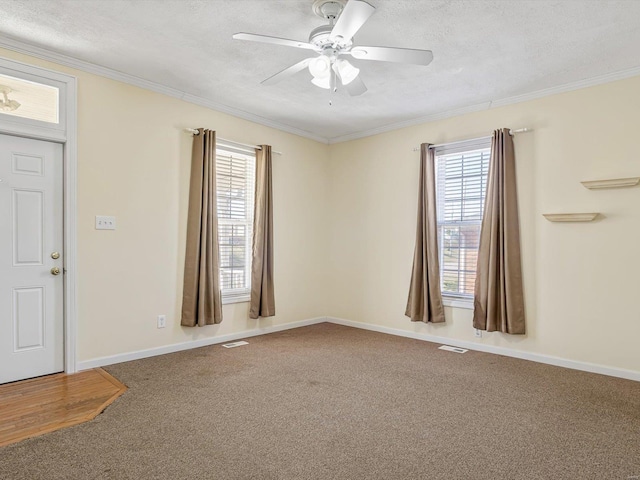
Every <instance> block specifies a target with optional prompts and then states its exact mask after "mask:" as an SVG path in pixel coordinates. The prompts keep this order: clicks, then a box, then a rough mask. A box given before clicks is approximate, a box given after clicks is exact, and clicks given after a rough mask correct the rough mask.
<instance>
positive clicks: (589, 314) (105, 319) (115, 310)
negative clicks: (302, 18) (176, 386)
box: [0, 49, 640, 371]
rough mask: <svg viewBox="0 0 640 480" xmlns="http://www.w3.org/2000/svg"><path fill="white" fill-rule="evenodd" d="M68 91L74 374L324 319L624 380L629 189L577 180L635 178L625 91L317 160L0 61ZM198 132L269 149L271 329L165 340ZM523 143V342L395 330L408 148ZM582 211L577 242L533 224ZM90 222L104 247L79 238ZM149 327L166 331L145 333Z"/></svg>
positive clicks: (413, 155)
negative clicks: (72, 106) (72, 128)
mask: <svg viewBox="0 0 640 480" xmlns="http://www.w3.org/2000/svg"><path fill="white" fill-rule="evenodd" d="M0 55H1V56H4V57H6V58H10V59H16V60H19V61H23V62H25V63H29V64H33V65H39V66H44V67H46V68H51V69H52V70H57V71H62V72H66V73H70V74H72V75H75V76H76V77H77V78H78V85H79V102H78V118H79V127H78V134H79V150H78V241H79V245H78V254H79V258H78V268H79V286H78V293H79V325H78V353H79V360H80V361H87V360H90V359H95V358H99V357H103V356H109V355H116V354H120V353H127V352H132V351H137V350H142V349H148V348H154V347H160V346H165V345H171V344H174V343H179V342H184V341H189V340H197V339H202V338H205V337H212V336H219V335H224V334H230V333H236V332H241V331H245V330H250V329H253V328H255V327H265V326H270V325H280V324H285V323H289V322H293V321H297V320H304V319H309V318H314V317H318V316H324V315H330V316H334V317H340V318H345V319H348V320H353V321H357V322H364V323H369V324H373V325H377V326H381V327H390V328H394V329H399V330H405V331H408V332H417V333H424V334H432V335H438V336H443V337H449V338H451V339H456V340H460V341H469V342H479V343H483V344H487V345H494V346H502V347H507V348H511V349H515V350H519V351H523V352H533V353H538V354H543V355H553V356H557V357H561V358H566V359H570V360H576V361H581V362H590V363H595V364H600V365H604V366H610V367H617V368H625V369H631V370H635V371H640V355H638V354H637V339H638V338H640V309H639V308H638V302H637V298H638V286H639V285H640V282H639V281H638V271H640V249H639V248H638V245H640V187H636V188H631V189H619V190H605V191H599V192H598V191H589V190H587V189H585V188H584V187H582V185H580V183H579V182H580V181H581V180H589V179H599V178H617V177H626V176H637V175H639V174H640V157H639V156H638V153H637V151H638V149H637V146H636V145H637V142H636V140H635V139H636V137H637V130H638V127H639V125H638V121H637V112H639V111H640V77H636V78H632V79H628V80H624V81H619V82H615V83H611V84H607V85H603V86H598V87H592V88H588V89H584V90H579V91H575V92H570V93H565V94H562V95H556V96H551V97H547V98H544V99H540V100H535V101H531V102H526V103H520V104H516V105H512V106H508V107H503V108H498V109H492V110H488V111H483V112H478V113H473V114H468V115H463V116H460V117H456V118H451V119H448V120H443V121H438V122H432V123H429V124H424V125H420V126H415V127H410V128H405V129H402V130H397V131H394V132H390V133H386V134H382V135H377V136H374V137H368V138H365V139H361V140H357V141H352V142H348V143H341V144H337V145H331V146H327V145H323V144H320V143H317V142H314V141H311V140H307V139H304V138H301V137H297V136H295V135H290V134H287V133H284V132H280V131H278V130H274V129H271V128H268V127H264V126H261V125H257V124H254V123H251V122H248V121H245V120H241V119H238V118H235V117H232V116H228V115H225V114H222V113H219V112H215V111H212V110H209V109H206V108H203V107H199V106H196V105H192V104H189V103H186V102H183V101H180V100H177V99H173V98H170V97H166V96H163V95H160V94H156V93H153V92H150V91H146V90H143V89H139V88H137V87H132V86H129V85H126V84H123V83H119V82H115V81H112V80H108V79H105V78H102V77H99V76H95V75H91V74H87V73H84V72H81V71H77V70H73V69H69V68H66V67H62V66H59V65H55V64H52V63H49V62H45V61H41V60H38V59H34V58H30V57H27V56H23V55H20V54H16V53H14V52H11V51H6V50H1V49H0ZM199 126H204V127H208V128H213V129H216V130H217V131H218V133H219V135H220V136H222V137H224V138H229V139H233V140H237V141H241V142H247V143H270V144H272V145H273V147H274V149H276V150H280V151H282V152H283V155H282V156H275V158H274V172H273V174H274V204H275V213H274V222H275V227H276V228H275V245H276V251H275V260H276V302H277V311H278V315H277V316H276V317H275V318H270V319H261V320H260V321H254V320H249V319H248V315H247V304H246V303H241V304H235V305H226V306H225V307H224V315H225V320H224V321H223V323H222V324H221V325H219V326H209V327H204V328H192V329H186V328H182V327H180V326H179V319H178V316H179V311H180V295H181V289H182V261H183V256H184V232H185V225H186V213H187V189H188V175H189V156H190V147H191V138H190V136H189V135H187V134H185V133H184V132H183V131H182V129H183V128H184V127H199ZM498 127H511V128H519V127H530V128H533V129H534V132H532V133H527V134H521V135H519V136H517V138H516V140H515V143H516V154H517V164H518V165H517V167H518V177H519V180H518V181H519V189H520V192H519V193H520V199H521V200H520V212H521V230H522V242H523V245H522V247H523V256H524V258H523V263H524V265H523V267H524V275H525V279H524V280H525V288H526V297H525V301H526V304H527V314H528V333H527V335H526V336H507V335H502V334H499V333H490V334H487V333H485V334H484V337H483V338H482V339H476V338H474V336H473V328H472V326H471V311H469V310H463V309H457V308H447V311H446V314H447V323H446V324H445V325H425V324H421V323H411V322H410V321H409V320H408V319H407V318H406V317H405V316H404V315H403V312H404V307H405V303H406V297H407V291H408V284H409V276H410V269H411V259H412V254H413V242H414V231H415V216H416V199H417V175H418V155H419V154H418V153H417V152H413V147H416V146H418V145H419V144H420V143H421V142H432V143H441V142H447V141H454V140H460V139H467V138H473V137H478V136H484V135H488V134H489V133H490V132H491V130H492V129H494V128H498ZM572 211H576V212H579V211H586V212H590V211H599V212H602V213H603V214H604V218H603V219H602V220H600V221H598V222H595V223H590V224H553V223H549V222H548V221H546V220H545V219H544V218H543V217H542V215H541V214H542V213H547V212H572ZM95 215H115V216H116V217H117V225H118V229H117V230H116V231H114V232H110V231H106V232H105V231H96V230H95V229H94V216H95ZM158 314H166V315H167V320H168V326H167V328H166V329H162V330H159V329H157V328H156V316H157V315H158Z"/></svg>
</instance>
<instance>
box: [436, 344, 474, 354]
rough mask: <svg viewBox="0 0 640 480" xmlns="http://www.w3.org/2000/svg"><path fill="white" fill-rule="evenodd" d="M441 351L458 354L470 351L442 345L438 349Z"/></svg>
mask: <svg viewBox="0 0 640 480" xmlns="http://www.w3.org/2000/svg"><path fill="white" fill-rule="evenodd" d="M438 348H439V349H440V350H446V351H447V352H456V353H467V352H468V350H467V349H465V348H459V347H452V346H451V345H441V346H439V347H438Z"/></svg>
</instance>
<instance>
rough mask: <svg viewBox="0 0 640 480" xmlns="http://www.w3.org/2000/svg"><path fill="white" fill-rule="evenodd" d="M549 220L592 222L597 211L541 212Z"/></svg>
mask: <svg viewBox="0 0 640 480" xmlns="http://www.w3.org/2000/svg"><path fill="white" fill-rule="evenodd" d="M542 215H543V216H544V218H546V219H547V220H549V221H550V222H592V221H593V220H595V218H596V217H597V216H598V215H600V214H599V213H543V214H542Z"/></svg>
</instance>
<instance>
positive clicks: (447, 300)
mask: <svg viewBox="0 0 640 480" xmlns="http://www.w3.org/2000/svg"><path fill="white" fill-rule="evenodd" d="M442 304H443V305H444V306H445V307H453V308H464V309H467V310H473V300H471V299H470V298H461V297H450V296H447V295H443V296H442Z"/></svg>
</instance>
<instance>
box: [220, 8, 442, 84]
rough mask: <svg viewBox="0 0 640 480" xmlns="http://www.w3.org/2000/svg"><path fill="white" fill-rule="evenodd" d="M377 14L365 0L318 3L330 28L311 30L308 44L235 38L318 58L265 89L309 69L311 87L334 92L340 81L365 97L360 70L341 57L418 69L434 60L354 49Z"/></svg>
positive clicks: (426, 54)
mask: <svg viewBox="0 0 640 480" xmlns="http://www.w3.org/2000/svg"><path fill="white" fill-rule="evenodd" d="M375 10H376V9H375V7H374V6H372V5H370V4H369V3H367V2H365V1H364V0H348V1H347V0H315V1H314V3H313V11H314V13H315V14H316V15H318V16H320V17H322V18H324V19H326V20H328V21H329V24H328V25H322V26H320V27H318V28H316V29H314V30H312V31H311V34H310V35H309V41H308V42H299V41H297V40H289V39H287V38H279V37H270V36H267V35H257V34H254V33H236V34H235V35H233V38H234V39H236V40H249V41H252V42H262V43H271V44H275V45H284V46H287V47H295V48H303V49H307V50H312V51H313V52H315V53H316V54H317V55H316V56H313V57H310V58H305V59H304V60H302V61H301V62H298V63H296V64H295V65H292V66H290V67H288V68H285V69H284V70H282V71H281V72H278V73H276V74H275V75H273V76H271V77H269V78H267V79H266V80H264V81H262V84H263V85H273V84H275V83H278V82H279V81H281V80H284V79H285V78H287V77H290V76H292V75H294V74H296V73H298V72H300V71H302V70H304V69H305V68H308V69H309V72H310V73H311V75H312V76H313V79H312V80H311V83H313V84H314V85H316V86H318V87H320V88H325V89H329V90H330V91H331V92H334V91H336V90H337V84H338V81H339V82H340V84H342V85H343V86H344V87H345V89H346V90H347V92H348V93H349V95H352V96H356V95H362V94H363V93H364V92H366V91H367V87H366V86H365V84H364V82H363V81H362V79H361V78H360V75H359V74H360V69H358V68H356V67H355V66H353V65H352V64H351V63H350V62H349V61H348V60H346V59H344V58H341V57H343V56H347V55H350V56H351V57H353V58H355V59H358V60H376V61H382V62H396V63H409V64H415V65H429V63H431V61H432V60H433V53H432V52H431V51H430V50H415V49H410V48H394V47H373V46H365V45H354V44H353V36H354V35H355V34H356V33H357V32H358V30H360V28H361V27H362V26H363V25H364V23H365V22H366V21H367V20H368V19H369V17H370V16H371V15H373V13H374V12H375Z"/></svg>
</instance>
